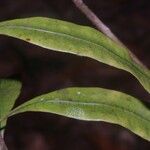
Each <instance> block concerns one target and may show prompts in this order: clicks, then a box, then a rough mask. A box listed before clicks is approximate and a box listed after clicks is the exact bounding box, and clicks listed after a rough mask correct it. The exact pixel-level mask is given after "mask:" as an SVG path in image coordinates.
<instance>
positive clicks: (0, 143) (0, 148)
mask: <svg viewBox="0 0 150 150" xmlns="http://www.w3.org/2000/svg"><path fill="white" fill-rule="evenodd" d="M0 150H8V148H7V146H6V144H5V141H4V130H1V131H0Z"/></svg>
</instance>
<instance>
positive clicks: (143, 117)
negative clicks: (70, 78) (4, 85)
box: [10, 88, 150, 141]
mask: <svg viewBox="0 0 150 150" xmlns="http://www.w3.org/2000/svg"><path fill="white" fill-rule="evenodd" d="M26 111H41V112H49V113H54V114H59V115H63V116H67V117H71V118H75V119H80V120H89V121H105V122H110V123H115V124H119V125H121V126H123V127H125V128H128V129H129V130H131V131H132V132H134V133H135V134H137V135H139V136H141V137H143V138H144V139H147V140H149V141H150V110H149V109H148V108H147V107H145V106H144V105H143V104H142V103H141V102H140V101H139V100H137V99H136V98H134V97H132V96H129V95H127V94H124V93H121V92H117V91H112V90H107V89H102V88H67V89H63V90H58V91H54V92H51V93H49V94H44V95H42V96H39V97H35V98H33V99H32V100H30V101H28V102H26V103H24V104H22V105H21V106H19V107H17V108H15V109H14V110H13V111H12V112H11V113H10V116H12V115H15V114H18V113H22V112H26Z"/></svg>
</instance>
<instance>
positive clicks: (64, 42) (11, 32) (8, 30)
mask: <svg viewBox="0 0 150 150" xmlns="http://www.w3.org/2000/svg"><path fill="white" fill-rule="evenodd" d="M0 34H3V35H8V36H12V37H16V38H19V39H22V40H25V41H27V42H30V43H33V44H36V45H39V46H41V47H44V48H48V49H52V50H55V51H60V52H67V53H72V54H76V55H80V56H86V57H90V58H93V59H96V60H98V61H100V62H103V63H106V64H108V65H111V66H114V67H117V68H120V69H123V70H126V71H128V72H130V73H131V74H133V75H134V76H135V77H136V78H137V79H138V80H139V82H140V83H141V84H142V85H143V87H144V88H145V89H146V90H147V91H148V92H149V93H150V71H149V70H148V69H146V68H143V67H142V66H141V65H139V64H137V63H136V62H134V60H133V59H132V57H131V56H130V54H129V52H128V50H127V49H126V48H123V47H121V46H119V45H118V44H116V43H115V42H113V41H112V40H110V39H109V38H107V37H106V36H104V35H103V34H102V33H100V32H99V31H97V30H95V29H93V28H89V27H84V26H80V25H76V24H73V23H68V22H65V21H59V20H56V19H49V18H42V17H35V18H27V19H17V20H12V21H6V22H2V23H0Z"/></svg>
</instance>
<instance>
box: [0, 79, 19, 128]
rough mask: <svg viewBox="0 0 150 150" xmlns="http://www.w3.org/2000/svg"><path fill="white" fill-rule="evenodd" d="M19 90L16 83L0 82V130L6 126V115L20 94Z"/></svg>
mask: <svg viewBox="0 0 150 150" xmlns="http://www.w3.org/2000/svg"><path fill="white" fill-rule="evenodd" d="M20 88H21V84H20V82H18V81H14V80H0V128H2V127H4V126H5V125H6V120H7V117H8V113H9V112H10V110H11V109H12V107H13V105H14V103H15V101H16V99H17V97H18V95H19V94H20Z"/></svg>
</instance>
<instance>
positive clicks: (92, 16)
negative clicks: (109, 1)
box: [72, 0, 146, 68]
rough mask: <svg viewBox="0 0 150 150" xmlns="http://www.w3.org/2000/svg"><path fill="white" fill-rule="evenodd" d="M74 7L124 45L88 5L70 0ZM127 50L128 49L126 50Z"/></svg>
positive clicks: (135, 58)
mask: <svg viewBox="0 0 150 150" xmlns="http://www.w3.org/2000/svg"><path fill="white" fill-rule="evenodd" d="M72 1H73V2H74V4H75V5H76V7H77V8H78V9H79V10H80V11H81V12H83V14H85V16H86V17H87V18H88V19H89V20H90V21H91V22H92V23H93V25H94V26H96V28H97V29H98V30H99V31H101V32H102V33H104V34H105V35H106V36H107V37H109V38H110V39H112V40H113V41H114V42H116V43H118V44H119V45H121V46H122V47H125V48H126V46H125V45H124V44H123V43H122V42H121V41H120V40H119V39H118V38H117V37H116V36H115V35H114V34H113V32H112V31H111V30H110V29H109V28H108V27H107V26H106V25H105V24H104V23H103V22H102V21H101V20H100V19H99V18H98V17H97V16H96V14H95V13H94V12H92V10H90V9H89V8H88V6H87V5H86V4H85V3H84V2H83V0H72ZM128 51H129V50H128ZM129 54H130V56H131V58H132V59H133V60H134V61H135V62H136V63H138V64H140V65H142V66H143V67H144V68H146V67H145V66H144V65H143V64H142V62H140V60H139V59H138V58H137V57H136V56H135V55H134V54H133V53H132V52H131V51H129Z"/></svg>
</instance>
